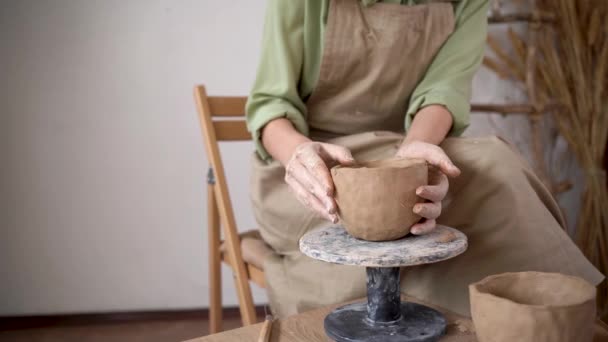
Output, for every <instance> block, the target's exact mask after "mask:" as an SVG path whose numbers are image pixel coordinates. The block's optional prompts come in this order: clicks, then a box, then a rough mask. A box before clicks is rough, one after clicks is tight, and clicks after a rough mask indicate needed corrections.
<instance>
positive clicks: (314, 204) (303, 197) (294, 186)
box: [285, 177, 338, 223]
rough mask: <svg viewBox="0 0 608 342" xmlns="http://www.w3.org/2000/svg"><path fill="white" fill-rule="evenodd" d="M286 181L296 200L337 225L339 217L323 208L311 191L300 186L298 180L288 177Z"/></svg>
mask: <svg viewBox="0 0 608 342" xmlns="http://www.w3.org/2000/svg"><path fill="white" fill-rule="evenodd" d="M285 181H286V182H287V184H288V185H289V187H290V190H291V191H292V192H293V193H294V194H295V195H296V198H298V200H299V201H300V202H301V203H302V204H303V205H304V206H306V207H307V208H309V209H311V210H313V211H315V212H317V213H318V214H320V215H321V216H322V217H324V218H326V219H328V220H329V221H331V222H332V223H336V222H337V221H338V217H337V215H336V214H330V213H329V212H328V211H327V209H325V208H324V207H323V204H321V202H320V201H319V199H318V198H317V197H315V196H313V195H312V194H311V193H310V192H309V191H307V190H306V188H305V187H304V186H302V184H300V183H299V182H298V181H297V179H295V178H292V177H286V178H285Z"/></svg>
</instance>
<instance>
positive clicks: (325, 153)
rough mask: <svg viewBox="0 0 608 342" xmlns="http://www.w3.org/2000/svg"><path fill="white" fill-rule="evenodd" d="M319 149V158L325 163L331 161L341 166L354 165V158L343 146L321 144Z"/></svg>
mask: <svg viewBox="0 0 608 342" xmlns="http://www.w3.org/2000/svg"><path fill="white" fill-rule="evenodd" d="M321 148H322V151H321V154H322V155H321V157H322V158H323V159H325V160H326V161H333V162H334V163H337V164H341V165H352V164H354V163H355V158H353V155H352V154H351V153H350V151H349V150H348V149H347V148H346V147H344V146H340V145H332V144H321Z"/></svg>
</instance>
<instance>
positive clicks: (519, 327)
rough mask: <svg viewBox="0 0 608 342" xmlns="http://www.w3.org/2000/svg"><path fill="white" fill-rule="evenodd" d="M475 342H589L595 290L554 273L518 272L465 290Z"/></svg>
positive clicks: (582, 281) (475, 284)
mask: <svg viewBox="0 0 608 342" xmlns="http://www.w3.org/2000/svg"><path fill="white" fill-rule="evenodd" d="M469 293H470V299H471V316H472V317H473V323H474V324H475V331H476V333H477V338H478V340H479V341H480V342H486V341H495V342H501V341H510V342H512V341H519V342H544V341H546V342H567V341H578V342H591V341H592V340H593V331H594V326H593V325H594V322H595V310H596V309H595V287H594V286H593V285H591V284H589V283H588V282H586V281H585V280H583V279H581V278H577V277H572V276H567V275H563V274H559V273H542V272H518V273H503V274H499V275H493V276H489V277H487V278H484V279H483V280H481V281H480V282H478V283H474V284H471V285H469Z"/></svg>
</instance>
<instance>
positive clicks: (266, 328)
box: [258, 315, 272, 342]
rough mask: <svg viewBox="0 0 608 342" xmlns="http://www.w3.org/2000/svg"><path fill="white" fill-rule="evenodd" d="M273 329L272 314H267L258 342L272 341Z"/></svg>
mask: <svg viewBox="0 0 608 342" xmlns="http://www.w3.org/2000/svg"><path fill="white" fill-rule="evenodd" d="M271 331H272V316H270V315H266V320H265V321H264V324H263V325H262V330H261V331H260V337H258V342H268V341H270V332H271Z"/></svg>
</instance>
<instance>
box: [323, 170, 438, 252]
mask: <svg viewBox="0 0 608 342" xmlns="http://www.w3.org/2000/svg"><path fill="white" fill-rule="evenodd" d="M331 175H332V178H333V181H334V184H335V186H336V193H335V197H336V202H337V203H338V210H339V212H338V214H339V216H340V220H341V221H342V224H343V225H344V227H345V228H346V231H348V232H349V233H350V234H351V235H352V236H354V237H356V238H359V239H363V240H370V241H388V240H395V239H399V238H401V237H403V236H405V235H406V234H407V233H409V231H410V228H411V227H412V226H413V225H414V224H415V223H416V222H418V221H419V220H420V216H418V215H416V214H414V212H413V211H412V209H413V207H414V204H416V203H418V202H422V199H421V198H420V197H418V196H417V195H416V189H417V188H418V187H419V186H421V185H426V184H427V181H428V180H427V179H428V168H427V164H426V161H424V160H421V159H387V160H377V161H371V162H363V163H359V164H358V165H356V166H336V167H333V168H332V169H331Z"/></svg>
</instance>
